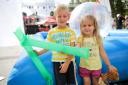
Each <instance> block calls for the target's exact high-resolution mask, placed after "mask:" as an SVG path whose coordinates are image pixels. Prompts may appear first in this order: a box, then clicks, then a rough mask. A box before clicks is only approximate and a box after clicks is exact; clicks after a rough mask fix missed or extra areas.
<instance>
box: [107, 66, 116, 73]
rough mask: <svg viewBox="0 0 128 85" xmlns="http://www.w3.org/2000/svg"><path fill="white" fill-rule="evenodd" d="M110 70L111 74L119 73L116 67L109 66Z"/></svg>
mask: <svg viewBox="0 0 128 85" xmlns="http://www.w3.org/2000/svg"><path fill="white" fill-rule="evenodd" d="M108 70H109V72H115V71H117V69H116V67H114V66H112V65H109V66H108Z"/></svg>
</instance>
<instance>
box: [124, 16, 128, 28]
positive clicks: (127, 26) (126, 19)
mask: <svg viewBox="0 0 128 85" xmlns="http://www.w3.org/2000/svg"><path fill="white" fill-rule="evenodd" d="M125 29H128V16H125Z"/></svg>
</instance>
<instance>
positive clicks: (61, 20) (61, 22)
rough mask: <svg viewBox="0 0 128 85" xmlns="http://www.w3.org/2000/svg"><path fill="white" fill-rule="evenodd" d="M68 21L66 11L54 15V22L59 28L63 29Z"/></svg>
mask: <svg viewBox="0 0 128 85" xmlns="http://www.w3.org/2000/svg"><path fill="white" fill-rule="evenodd" d="M68 20H69V12H68V11H67V10H60V11H59V12H57V14H56V21H57V25H58V26H59V27H65V26H66V24H67V21H68Z"/></svg>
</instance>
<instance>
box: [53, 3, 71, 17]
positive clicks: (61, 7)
mask: <svg viewBox="0 0 128 85" xmlns="http://www.w3.org/2000/svg"><path fill="white" fill-rule="evenodd" d="M61 10H65V11H67V12H69V8H68V6H67V5H65V4H59V5H57V6H56V8H55V9H54V14H55V16H56V14H57V13H58V12H59V11H61Z"/></svg>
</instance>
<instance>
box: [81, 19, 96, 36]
mask: <svg viewBox="0 0 128 85" xmlns="http://www.w3.org/2000/svg"><path fill="white" fill-rule="evenodd" d="M94 29H95V27H94V23H93V21H92V20H90V19H88V18H86V19H85V20H84V21H83V22H82V24H81V32H82V33H83V35H85V36H88V37H90V36H93V31H94Z"/></svg>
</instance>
